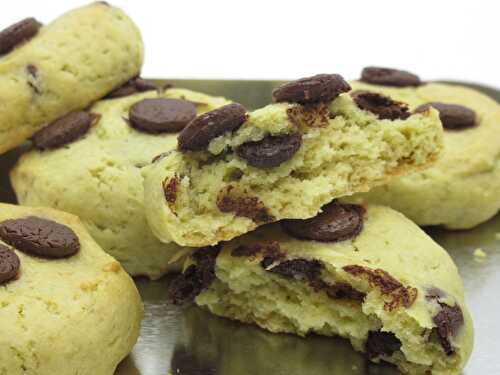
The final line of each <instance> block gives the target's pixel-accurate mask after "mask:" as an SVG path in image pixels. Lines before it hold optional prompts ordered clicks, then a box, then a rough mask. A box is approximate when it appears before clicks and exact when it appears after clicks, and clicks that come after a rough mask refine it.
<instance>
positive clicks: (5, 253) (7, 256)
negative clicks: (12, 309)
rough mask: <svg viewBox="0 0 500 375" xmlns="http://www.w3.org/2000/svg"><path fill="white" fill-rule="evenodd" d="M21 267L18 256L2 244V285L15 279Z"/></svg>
mask: <svg viewBox="0 0 500 375" xmlns="http://www.w3.org/2000/svg"><path fill="white" fill-rule="evenodd" d="M20 266H21V262H20V261H19V257H18V256H17V254H16V253H15V252H14V251H13V250H11V249H9V248H8V247H7V246H4V245H2V244H0V285H2V284H5V283H7V282H9V281H11V280H13V279H15V278H16V277H17V274H18V272H19V267H20Z"/></svg>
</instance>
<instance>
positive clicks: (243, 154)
mask: <svg viewBox="0 0 500 375" xmlns="http://www.w3.org/2000/svg"><path fill="white" fill-rule="evenodd" d="M301 144H302V135H301V134H300V133H291V134H286V135H280V136H267V137H266V138H264V139H262V140H260V141H257V142H247V143H243V144H242V145H241V146H239V147H238V148H237V149H236V154H237V155H238V156H239V157H240V158H242V159H244V160H245V161H246V162H247V163H248V164H249V165H251V166H252V167H256V168H272V167H277V166H279V165H280V164H281V163H284V162H285V161H287V160H289V159H291V158H292V156H293V155H295V153H296V152H297V151H298V150H299V148H300V145H301Z"/></svg>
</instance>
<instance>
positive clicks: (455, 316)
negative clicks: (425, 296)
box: [432, 303, 464, 355]
mask: <svg viewBox="0 0 500 375" xmlns="http://www.w3.org/2000/svg"><path fill="white" fill-rule="evenodd" d="M440 305H441V311H440V312H439V313H437V315H436V316H434V317H433V318H432V321H433V322H434V324H435V325H436V328H435V332H436V333H437V335H438V338H439V342H440V343H441V346H442V347H443V350H444V351H445V353H446V354H447V355H452V354H453V353H454V352H455V351H454V349H453V347H452V346H451V343H450V337H452V336H454V335H456V333H457V332H458V329H459V328H460V327H461V326H462V325H463V324H464V316H463V313H462V309H461V308H460V306H458V305H455V306H453V307H451V306H448V305H447V304H444V303H440Z"/></svg>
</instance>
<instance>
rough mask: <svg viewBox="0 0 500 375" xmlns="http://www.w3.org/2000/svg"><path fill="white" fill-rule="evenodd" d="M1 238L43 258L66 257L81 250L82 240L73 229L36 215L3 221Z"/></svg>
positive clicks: (0, 228) (0, 225)
mask: <svg viewBox="0 0 500 375" xmlns="http://www.w3.org/2000/svg"><path fill="white" fill-rule="evenodd" d="M0 238H1V239H2V240H3V241H4V242H6V243H8V244H9V245H11V246H13V247H15V248H16V249H18V250H21V251H23V252H25V253H28V254H31V255H36V256H40V257H43V258H66V257H69V256H72V255H74V254H76V253H77V252H78V251H79V250H80V241H79V240H78V237H77V236H76V234H75V232H73V230H72V229H70V228H69V227H67V226H65V225H62V224H59V223H56V222H55V221H52V220H47V219H42V218H39V217H34V216H30V217H27V218H24V219H11V220H6V221H3V222H2V223H0Z"/></svg>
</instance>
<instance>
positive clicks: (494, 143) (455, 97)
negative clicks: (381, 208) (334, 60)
mask: <svg viewBox="0 0 500 375" xmlns="http://www.w3.org/2000/svg"><path fill="white" fill-rule="evenodd" d="M351 85H352V86H353V88H354V89H355V90H364V91H369V92H372V93H379V94H384V95H387V96H390V97H391V98H392V99H393V100H395V101H402V102H405V103H408V105H409V110H410V111H411V112H423V111H426V110H427V109H428V108H429V107H433V108H435V109H437V110H438V111H439V114H440V118H441V121H442V124H443V128H444V151H443V154H442V156H441V157H440V158H439V160H438V161H437V162H436V164H434V165H433V166H432V167H430V168H429V169H426V170H424V171H420V172H416V173H413V174H411V175H408V176H403V177H401V178H398V179H396V180H393V181H390V182H389V183H388V184H387V185H386V186H381V187H377V188H375V189H373V190H371V191H370V192H369V193H367V194H361V195H359V196H356V197H355V198H354V199H353V200H354V201H355V202H361V201H366V202H371V203H376V204H383V205H387V206H391V207H392V208H394V209H396V210H398V211H400V212H402V213H404V214H405V215H406V216H408V217H409V218H410V219H412V220H413V221H414V222H416V223H417V224H419V225H443V226H445V227H447V228H450V229H468V228H472V227H474V226H476V225H478V224H480V223H482V222H485V221H487V220H488V219H490V218H491V217H493V216H494V215H495V214H496V213H497V212H498V211H499V209H500V195H499V194H498V191H499V190H500V163H499V161H498V155H499V153H500V140H499V139H498V137H497V136H496V133H497V130H498V127H499V126H500V105H499V104H498V103H496V102H495V101H494V100H493V99H491V98H489V97H487V96H485V95H484V94H481V93H479V92H477V91H475V90H473V89H470V88H466V87H462V86H457V85H449V84H441V83H427V84H424V85H421V86H418V87H413V86H409V87H398V88H395V87H387V86H375V85H371V84H366V83H364V82H352V83H351Z"/></svg>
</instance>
